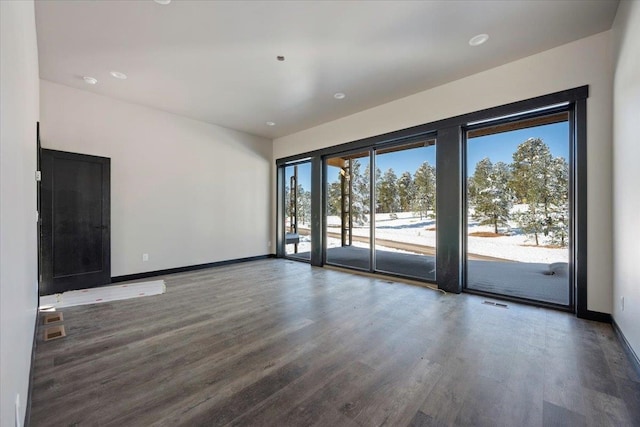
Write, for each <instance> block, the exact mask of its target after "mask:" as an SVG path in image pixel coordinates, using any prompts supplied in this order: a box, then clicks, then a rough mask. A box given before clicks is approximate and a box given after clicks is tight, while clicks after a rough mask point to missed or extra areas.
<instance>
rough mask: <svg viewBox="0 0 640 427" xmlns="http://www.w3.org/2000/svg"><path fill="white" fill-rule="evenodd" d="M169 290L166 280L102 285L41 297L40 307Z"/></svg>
mask: <svg viewBox="0 0 640 427" xmlns="http://www.w3.org/2000/svg"><path fill="white" fill-rule="evenodd" d="M166 290H167V288H166V286H165V284H164V280H153V281H150V282H140V283H128V284H123V285H114V286H101V287H98V288H91V289H80V290H77V291H67V292H64V293H61V294H54V295H46V296H42V297H40V307H41V308H43V307H54V308H62V307H73V306H75V305H85V304H98V303H102V302H109V301H118V300H123V299H129V298H140V297H146V296H149V295H160V294H163V293H165V292H166Z"/></svg>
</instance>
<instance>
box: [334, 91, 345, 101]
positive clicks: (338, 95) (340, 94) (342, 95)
mask: <svg viewBox="0 0 640 427" xmlns="http://www.w3.org/2000/svg"><path fill="white" fill-rule="evenodd" d="M333 97H334V98H335V99H345V98H346V97H347V95H345V94H344V93H342V92H336V93H334V94H333Z"/></svg>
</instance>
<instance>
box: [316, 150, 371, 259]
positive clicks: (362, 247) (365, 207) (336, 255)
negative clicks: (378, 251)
mask: <svg viewBox="0 0 640 427" xmlns="http://www.w3.org/2000/svg"><path fill="white" fill-rule="evenodd" d="M369 166H370V161H369V151H365V152H362V153H357V154H352V155H349V156H341V157H332V158H329V159H327V187H326V188H327V195H326V200H327V218H326V224H327V234H326V236H325V241H326V248H327V263H330V264H336V265H342V266H345V267H352V268H358V269H364V270H369V268H370V264H371V262H370V248H371V244H370V234H371V233H370V220H371V215H370V211H369V210H370V209H369V208H370V197H371V196H370V187H369V183H370V178H369V177H370V171H369Z"/></svg>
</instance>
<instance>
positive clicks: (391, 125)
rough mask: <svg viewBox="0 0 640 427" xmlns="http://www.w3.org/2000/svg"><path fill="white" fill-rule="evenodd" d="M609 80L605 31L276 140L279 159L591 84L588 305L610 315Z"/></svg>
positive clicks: (609, 47)
mask: <svg viewBox="0 0 640 427" xmlns="http://www.w3.org/2000/svg"><path fill="white" fill-rule="evenodd" d="M612 79H613V72H612V39H611V31H607V32H604V33H600V34H597V35H594V36H591V37H587V38H584V39H581V40H578V41H575V42H573V43H569V44H567V45H564V46H560V47H557V48H554V49H551V50H548V51H545V52H542V53H539V54H536V55H533V56H530V57H527V58H523V59H521V60H518V61H514V62H511V63H509V64H506V65H503V66H500V67H497V68H494V69H491V70H488V71H484V72H481V73H478V74H474V75H472V76H470V77H466V78H464V79H461V80H457V81H454V82H451V83H448V84H445V85H442V86H439V87H436V88H434V89H431V90H427V91H424V92H420V93H417V94H414V95H411V96H409V97H406V98H402V99H399V100H396V101H393V102H389V103H387V104H383V105H380V106H378V107H375V108H372V109H369V110H366V111H363V112H360V113H357V114H354V115H351V116H348V117H344V118H342V119H338V120H335V121H332V122H329V123H325V124H323V125H320V126H317V127H314V128H311V129H307V130H304V131H302V132H298V133H296V134H293V135H288V136H285V137H282V138H278V139H276V140H275V141H274V149H273V151H274V159H278V158H281V157H285V156H288V155H293V154H298V153H302V152H305V151H310V150H314V149H318V148H323V147H328V146H332V145H336V144H341V143H345V142H349V141H353V140H357V139H361V138H365V137H369V136H374V135H379V134H382V133H385V132H390V131H394V130H398V129H404V128H407V127H410V126H415V125H419V124H422V123H428V122H432V121H435V120H439V119H444V118H448V117H452V116H456V115H460V114H465V113H469V112H473V111H478V110H482V109H485V108H489V107H494V106H498V105H503V104H506V103H509V102H514V101H520V100H524V99H527V98H532V97H535V96H540V95H545V94H548V93H552V92H557V91H561V90H565V89H570V88H574V87H577V86H582V85H589V90H590V96H589V100H588V102H587V110H588V111H587V116H588V123H587V138H588V141H587V144H588V150H587V156H588V160H587V167H588V212H587V216H588V255H587V256H588V259H589V265H588V267H587V270H588V273H587V274H588V309H589V310H594V311H600V312H605V313H611V304H612V302H611V294H612V287H611V278H612V256H611V248H612V243H611V241H612V239H611V173H612V172H611V158H612V155H611V120H612ZM354 95H356V96H357V94H354Z"/></svg>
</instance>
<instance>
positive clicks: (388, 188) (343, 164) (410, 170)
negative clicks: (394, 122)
mask: <svg viewBox="0 0 640 427" xmlns="http://www.w3.org/2000/svg"><path fill="white" fill-rule="evenodd" d="M326 170H327V177H326V179H327V181H326V212H327V216H326V220H325V222H326V235H325V242H326V262H327V263H329V264H333V265H338V266H342V267H349V268H356V269H359V270H364V271H370V272H383V273H389V274H393V275H399V276H405V277H411V278H417V279H422V280H429V281H434V280H435V256H436V249H435V241H436V239H435V235H436V226H435V224H436V200H435V194H436V175H435V140H434V139H426V140H419V141H417V142H411V143H407V144H401V145H393V146H389V147H383V148H371V149H369V150H366V151H359V152H355V153H348V154H342V155H339V156H334V157H329V158H327V159H326ZM371 182H374V183H375V184H374V185H371Z"/></svg>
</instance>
